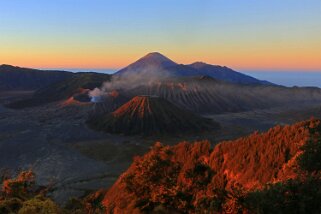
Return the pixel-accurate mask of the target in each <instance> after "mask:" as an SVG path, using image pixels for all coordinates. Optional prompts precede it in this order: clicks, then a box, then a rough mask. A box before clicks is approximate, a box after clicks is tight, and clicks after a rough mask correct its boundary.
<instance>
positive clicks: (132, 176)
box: [103, 120, 321, 213]
mask: <svg viewBox="0 0 321 214" xmlns="http://www.w3.org/2000/svg"><path fill="white" fill-rule="evenodd" d="M320 134H321V125H320V121H319V120H311V121H306V122H301V123H297V124H294V125H292V126H284V127H281V126H277V127H275V128H273V129H270V130H269V131H268V132H266V133H263V134H258V133H254V134H252V135H250V136H248V137H244V138H241V139H238V140H235V141H228V142H222V143H220V144H218V145H216V146H215V147H214V149H211V148H210V144H209V142H206V141H205V142H196V143H193V144H190V143H186V142H183V143H180V144H178V145H175V146H171V147H170V146H163V145H161V144H160V143H157V144H156V145H155V146H154V148H153V149H152V150H151V151H150V152H149V153H147V154H146V155H144V156H142V157H139V158H136V159H135V160H134V163H133V164H132V165H131V166H130V168H129V169H128V170H127V171H126V172H125V173H124V174H123V175H121V176H120V178H119V179H118V181H117V182H116V183H115V184H114V186H113V187H112V188H111V189H110V190H109V191H108V192H107V194H106V196H105V198H104V200H103V204H104V205H105V207H106V213H121V212H123V211H126V212H128V213H142V212H143V211H144V212H151V211H156V210H159V209H161V210H163V211H164V210H165V211H164V212H178V213H198V212H201V213H202V212H204V211H205V210H207V211H209V210H210V211H211V212H213V211H220V212H223V213H226V212H227V213H239V212H237V211H236V210H235V209H237V208H239V206H240V204H241V203H244V204H243V205H244V206H247V205H248V203H247V202H245V201H244V200H245V199H246V198H247V193H251V192H252V191H254V190H260V189H262V188H265V185H266V184H268V183H272V184H273V183H278V182H287V181H288V180H289V179H297V182H298V183H301V184H302V182H303V183H305V181H304V176H306V175H307V173H308V172H313V174H314V175H316V176H315V178H316V179H317V180H319V179H320V177H319V176H320V174H319V176H318V174H317V173H319V172H320V170H321V164H320V163H321V158H320V152H321V146H320V145H321V144H320V142H321V139H320ZM306 170H308V171H306ZM302 176H303V177H302ZM301 179H303V180H301ZM310 179H311V177H310ZM309 181H310V180H309V179H308V180H307V182H309ZM317 183H320V182H316V183H315V184H317ZM310 186H311V185H310ZM279 187H280V186H279ZM285 187H286V186H285ZM285 187H284V188H285ZM293 187H294V186H293V184H292V189H290V188H291V185H290V186H289V187H286V188H289V189H284V188H283V190H279V191H280V192H274V193H273V194H274V197H278V199H279V200H283V197H287V196H286V194H288V195H289V194H292V191H294V189H293ZM273 188H274V187H273ZM316 188H318V189H317V190H316V191H319V192H320V190H321V186H320V185H318V186H316ZM275 189H277V186H275ZM281 191H282V192H284V195H283V193H281ZM251 194H252V193H251ZM270 194H272V193H270ZM293 194H298V192H296V193H295V192H294V193H293ZM304 194H305V195H304ZM311 194H312V195H313V194H315V193H311V192H310V193H309V192H302V196H300V195H299V196H300V197H301V198H302V197H304V196H305V197H307V198H306V199H305V201H301V203H308V202H309V203H310V202H313V201H311V200H313V197H312V198H311ZM256 195H258V193H257V194H256ZM252 196H254V197H255V195H252ZM289 196H290V195H289ZM290 197H291V196H290ZM293 197H296V198H289V200H292V201H295V200H297V199H298V198H299V197H298V195H296V196H293ZM318 197H320V194H319V195H318ZM261 200H263V199H261ZM292 201H291V203H292ZM262 203H263V201H262ZM256 205H258V204H256ZM273 206H287V204H286V203H285V204H283V205H282V204H281V205H277V204H273ZM317 206H318V207H319V208H318V207H316V209H319V210H320V209H321V208H320V206H319V205H317ZM314 208H315V207H313V208H312V207H304V208H303V209H305V210H309V209H314ZM231 209H234V210H232V211H231ZM211 212H210V213H211Z"/></svg>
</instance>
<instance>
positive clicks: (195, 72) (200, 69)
mask: <svg viewBox="0 0 321 214" xmlns="http://www.w3.org/2000/svg"><path fill="white" fill-rule="evenodd" d="M159 73H161V74H163V75H164V76H176V77H177V76H210V77H213V78H215V79H218V80H223V81H226V82H230V83H239V84H257V85H271V84H272V83H270V82H267V81H262V80H258V79H255V78H253V77H251V76H248V75H245V74H242V73H239V72H236V71H234V70H232V69H230V68H228V67H225V66H224V67H222V66H219V65H210V64H206V63H203V62H195V63H193V64H190V65H183V64H177V63H176V62H174V61H172V60H171V59H169V58H167V57H166V56H164V55H162V54H160V53H157V52H153V53H149V54H147V55H146V56H144V57H142V58H140V59H139V60H137V61H136V62H134V63H132V64H130V65H129V66H127V67H125V68H123V69H121V70H120V71H118V72H116V74H115V75H119V76H123V75H132V74H140V75H149V74H150V75H155V74H159Z"/></svg>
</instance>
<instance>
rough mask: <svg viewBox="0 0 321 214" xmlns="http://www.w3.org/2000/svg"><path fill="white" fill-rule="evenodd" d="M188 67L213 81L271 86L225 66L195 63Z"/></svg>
mask: <svg viewBox="0 0 321 214" xmlns="http://www.w3.org/2000/svg"><path fill="white" fill-rule="evenodd" d="M188 66H189V67H192V68H194V69H196V70H197V71H196V72H197V74H198V75H206V76H210V77H213V78H215V79H219V80H224V81H226V82H231V83H240V84H254V85H255V84H258V85H260V84H262V85H271V83H270V82H267V81H262V80H258V79H256V78H253V77H251V76H248V75H245V74H242V73H239V72H237V71H234V70H232V69H230V68H228V67H225V66H224V67H222V66H219V65H210V64H206V63H203V62H195V63H193V64H190V65H188Z"/></svg>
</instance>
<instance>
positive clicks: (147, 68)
mask: <svg viewBox="0 0 321 214" xmlns="http://www.w3.org/2000/svg"><path fill="white" fill-rule="evenodd" d="M175 65H177V64H176V63H175V62H173V61H172V60H170V59H168V58H167V57H165V56H164V55H162V54H160V53H158V52H152V53H149V54H147V55H146V56H144V57H142V58H140V59H138V60H137V61H136V62H134V63H132V64H130V65H129V66H127V67H125V68H123V69H121V70H119V71H118V72H117V73H116V75H126V74H133V73H134V74H142V75H143V74H145V75H146V74H148V73H149V72H162V71H163V72H164V71H165V70H166V68H168V67H171V66H175Z"/></svg>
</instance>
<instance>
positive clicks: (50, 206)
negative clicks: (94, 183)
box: [0, 170, 105, 214]
mask: <svg viewBox="0 0 321 214" xmlns="http://www.w3.org/2000/svg"><path fill="white" fill-rule="evenodd" d="M2 174H3V175H2V176H1V182H2V185H1V191H0V213H1V214H9V213H10V214H11V213H19V214H34V213H48V214H75V213H77V214H98V213H103V212H104V208H103V207H102V205H101V201H102V199H103V197H104V194H105V191H103V190H101V191H97V192H95V193H93V194H89V195H88V196H85V197H83V198H80V199H70V200H69V201H68V202H67V203H66V205H65V207H64V208H62V207H60V206H59V205H57V204H56V203H55V202H54V201H53V200H52V199H50V198H49V197H48V196H47V193H48V192H50V190H51V189H50V187H42V186H38V185H37V184H36V180H35V174H34V173H33V172H32V171H30V170H29V171H22V172H21V173H20V174H18V175H17V177H15V178H8V175H7V173H2Z"/></svg>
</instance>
